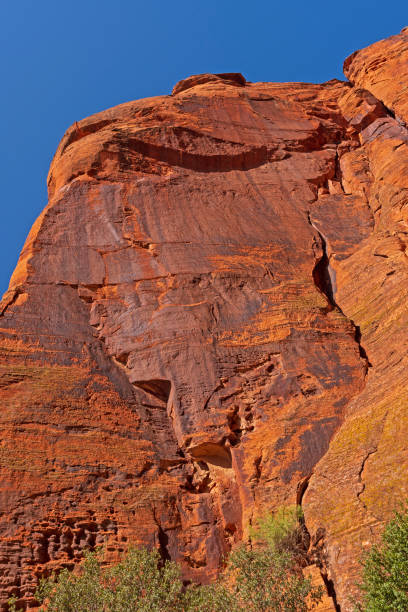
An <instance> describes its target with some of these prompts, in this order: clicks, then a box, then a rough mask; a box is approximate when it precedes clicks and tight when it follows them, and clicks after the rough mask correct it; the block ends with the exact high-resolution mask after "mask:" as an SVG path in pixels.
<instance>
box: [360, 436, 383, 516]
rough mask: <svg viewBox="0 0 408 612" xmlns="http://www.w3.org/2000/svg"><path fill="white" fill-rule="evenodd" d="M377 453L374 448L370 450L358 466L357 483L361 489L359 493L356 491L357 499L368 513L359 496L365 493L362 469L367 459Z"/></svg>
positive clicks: (376, 448)
mask: <svg viewBox="0 0 408 612" xmlns="http://www.w3.org/2000/svg"><path fill="white" fill-rule="evenodd" d="M377 451H378V447H377V446H375V447H374V448H372V449H371V450H369V451H368V452H367V454H366V455H365V456H364V457H363V460H362V462H361V466H360V470H359V472H358V481H359V483H360V485H361V488H360V491H358V493H357V499H358V501H359V503H360V504H361V505H362V506H363V508H364V510H365V511H366V512H367V511H368V508H367V504H365V503H364V501H363V500H362V499H361V495H362V494H363V493H364V491H365V482H364V481H363V472H364V468H365V465H366V463H367V460H368V458H369V457H371V455H374V454H375V453H376V452H377Z"/></svg>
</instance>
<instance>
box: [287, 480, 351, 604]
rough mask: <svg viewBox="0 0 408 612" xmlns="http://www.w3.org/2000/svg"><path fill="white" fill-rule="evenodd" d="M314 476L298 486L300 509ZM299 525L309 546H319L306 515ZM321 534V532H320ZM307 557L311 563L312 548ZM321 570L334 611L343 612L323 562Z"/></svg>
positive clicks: (297, 499) (319, 565)
mask: <svg viewBox="0 0 408 612" xmlns="http://www.w3.org/2000/svg"><path fill="white" fill-rule="evenodd" d="M311 476H312V474H309V475H308V476H305V477H304V478H302V480H300V481H299V482H298V486H297V491H296V505H297V506H300V508H302V502H303V496H304V494H305V492H306V489H307V487H308V486H309V481H310V478H311ZM299 524H300V526H301V529H302V530H303V532H304V534H305V541H306V542H308V546H309V547H310V543H313V544H314V545H316V544H317V542H318V541H319V540H320V538H319V539H318V540H316V539H314V542H312V538H311V536H310V532H309V530H308V528H307V526H306V521H305V518H304V515H303V514H302V516H301V518H300V519H299ZM318 532H319V530H318ZM307 556H309V563H310V548H309V551H308V553H307ZM318 567H319V570H320V575H321V577H322V580H323V582H324V586H325V587H326V591H327V595H328V596H329V597H330V598H331V599H332V601H333V606H334V609H335V610H336V612H341V608H340V605H339V603H338V601H337V595H336V590H335V588H334V583H333V580H331V579H330V578H328V576H327V574H326V573H325V571H324V567H322V564H321V562H320V563H319V564H318Z"/></svg>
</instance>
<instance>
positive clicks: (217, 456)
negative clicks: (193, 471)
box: [188, 442, 232, 469]
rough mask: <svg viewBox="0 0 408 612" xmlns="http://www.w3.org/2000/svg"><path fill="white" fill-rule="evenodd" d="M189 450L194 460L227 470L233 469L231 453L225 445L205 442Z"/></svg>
mask: <svg viewBox="0 0 408 612" xmlns="http://www.w3.org/2000/svg"><path fill="white" fill-rule="evenodd" d="M188 450H189V453H190V454H191V456H192V457H193V459H196V460H199V461H204V462H205V463H209V464H210V465H217V466H218V467H222V468H226V469H230V468H232V457H231V451H230V449H229V448H228V447H226V446H224V445H223V444H217V443H214V442H205V443H203V444H199V445H198V446H195V447H194V448H189V449H188Z"/></svg>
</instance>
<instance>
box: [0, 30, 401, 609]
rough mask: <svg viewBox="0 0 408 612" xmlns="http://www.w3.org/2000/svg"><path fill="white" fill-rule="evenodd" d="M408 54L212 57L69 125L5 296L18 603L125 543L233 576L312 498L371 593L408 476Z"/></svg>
mask: <svg viewBox="0 0 408 612" xmlns="http://www.w3.org/2000/svg"><path fill="white" fill-rule="evenodd" d="M385 59H387V61H386V62H385ZM407 60H408V34H407V33H406V32H402V33H401V34H400V35H398V36H395V37H392V38H391V39H388V40H387V41H382V42H380V43H377V44H376V45H373V46H372V47H369V48H368V49H365V50H363V51H359V52H357V54H354V55H353V56H352V57H351V59H349V60H347V62H346V74H347V76H348V77H349V78H350V81H351V84H350V83H346V82H340V81H336V80H334V81H329V82H328V83H325V84H322V85H310V84H304V83H285V84H274V83H256V84H252V83H246V82H245V79H244V77H242V75H239V74H221V75H198V76H197V77H190V78H189V79H186V80H185V81H182V82H181V83H180V84H178V85H177V86H176V87H175V89H174V93H173V95H172V96H163V97H158V98H150V99H146V100H141V101H136V102H130V103H128V104H123V105H120V106H118V107H116V108H113V109H110V110H107V111H104V112H102V113H99V114H97V115H94V116H92V117H90V118H88V119H85V120H83V121H80V122H78V123H75V124H74V125H73V126H72V127H71V128H70V129H69V130H68V131H67V133H66V134H65V136H64V138H63V139H62V142H61V144H60V146H59V148H58V151H57V153H56V155H55V158H54V161H53V163H52V166H51V169H50V173H49V179H48V184H49V196H50V199H49V204H48V206H47V207H46V209H45V210H44V212H43V213H42V215H41V216H40V217H39V219H38V220H37V221H36V223H35V224H34V226H33V228H32V230H31V232H30V235H29V236H28V238H27V242H26V244H25V246H24V248H23V251H22V253H21V256H20V260H19V263H18V266H17V268H16V271H15V272H14V275H13V277H12V279H11V282H10V288H9V290H8V292H7V293H6V294H5V296H4V298H3V301H2V303H1V307H0V313H1V315H0V398H1V406H2V410H1V413H0V426H1V429H2V435H1V443H0V466H1V488H0V535H1V539H0V550H1V555H0V557H1V559H0V563H1V565H2V567H1V578H0V591H1V598H2V602H3V603H2V605H3V607H2V608H1V609H2V610H5V609H6V608H5V601H6V599H7V597H8V596H10V594H12V593H17V594H19V596H20V597H21V598H22V599H21V602H22V603H23V604H24V606H25V607H30V606H31V607H32V606H34V602H33V599H32V592H33V590H34V588H35V584H36V580H37V578H38V577H39V576H40V575H42V574H43V573H44V572H45V571H46V572H49V571H51V570H52V569H54V568H59V567H61V566H68V567H72V566H74V565H75V564H76V563H78V562H79V561H80V559H81V557H82V554H83V551H84V549H86V548H89V547H91V548H92V547H94V546H96V545H98V544H103V543H107V548H106V551H107V559H108V561H109V560H110V561H113V560H114V559H116V558H117V557H118V555H119V554H120V553H121V552H123V551H124V550H126V549H127V547H128V546H129V545H131V544H132V545H147V546H149V547H152V546H154V547H157V548H158V549H159V550H160V552H161V554H162V556H163V558H171V559H174V560H177V561H178V562H180V563H181V564H182V567H183V571H184V573H185V576H186V578H188V579H193V580H198V581H208V580H210V579H212V578H213V577H214V576H215V575H216V573H217V570H218V568H219V566H220V563H221V560H222V558H223V556H224V555H225V554H226V553H227V552H228V550H229V549H230V548H231V546H232V545H233V544H234V543H235V542H237V541H239V540H240V539H241V538H243V537H245V536H246V529H247V526H248V525H249V524H250V523H251V521H252V520H253V519H254V518H256V516H257V515H259V514H260V513H262V512H264V511H266V510H271V509H273V508H275V507H277V506H279V505H282V504H289V503H294V502H295V501H296V500H297V501H298V503H302V504H303V508H304V512H305V516H306V525H307V527H308V529H309V531H310V535H311V540H312V545H313V554H314V557H315V558H316V559H317V563H318V565H320V567H321V571H322V573H323V574H324V576H325V578H326V580H327V581H328V584H330V585H332V583H333V587H334V589H335V591H336V596H337V601H338V603H339V604H340V605H341V606H342V610H343V609H344V610H348V609H349V606H350V604H349V601H348V595H349V593H350V589H352V588H353V585H354V581H355V572H356V570H357V568H358V565H357V561H358V556H359V554H360V552H361V542H363V545H366V544H368V543H371V542H372V541H373V539H374V538H375V536H376V534H377V533H378V531H379V527H380V526H381V524H382V523H383V522H384V520H386V519H387V518H388V516H389V515H390V513H391V511H392V508H393V506H394V505H395V503H396V501H397V500H398V499H400V498H401V497H405V496H406V493H407V491H406V486H407V485H406V478H405V477H404V474H406V468H407V465H406V464H407V461H408V459H407V449H406V440H407V431H406V422H407V420H406V418H405V415H404V409H405V404H406V403H405V395H406V372H407V366H406V348H405V347H406V346H407V343H406V341H405V336H406V334H407V329H408V328H407V325H406V318H407V314H406V312H407V311H406V308H405V303H406V295H405V294H406V289H405V288H406V286H407V282H406V281H407V260H406V254H405V250H406V245H407V244H408V242H407V240H408V239H407V236H408V233H407V232H408V230H407V228H408V225H407V220H408V217H407V210H408V208H407V202H408V196H407V194H408V171H407V168H408V165H407V160H408V147H407V145H408V131H407V129H406V127H405V124H404V119H405V120H407V121H408V117H407V116H406V112H405V111H406V108H405V107H404V100H403V99H402V98H401V95H400V92H401V84H402V83H405V87H406V86H407V79H408V77H406V75H405V80H403V79H404V73H403V70H402V69H401V66H402V65H405V66H406V65H407ZM398 79H399V80H398ZM404 113H405V117H404ZM330 581H332V582H330ZM331 588H332V587H331Z"/></svg>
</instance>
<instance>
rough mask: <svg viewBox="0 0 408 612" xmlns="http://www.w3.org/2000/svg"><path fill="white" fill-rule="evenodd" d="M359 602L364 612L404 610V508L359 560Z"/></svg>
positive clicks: (407, 560) (407, 541) (407, 550)
mask: <svg viewBox="0 0 408 612" xmlns="http://www.w3.org/2000/svg"><path fill="white" fill-rule="evenodd" d="M362 563H363V575H362V583H361V584H360V585H359V587H360V590H361V592H362V598H361V599H362V601H361V603H359V604H357V609H358V610H362V611H364V612H388V611H389V612H406V611H407V610H408V505H407V504H405V506H404V507H403V508H402V509H401V511H399V512H395V513H394V517H393V518H392V519H391V521H389V523H388V524H387V525H386V527H385V529H384V532H383V534H382V538H381V542H380V543H379V544H378V545H374V546H373V547H372V548H371V550H370V551H369V553H368V554H367V555H366V556H365V558H364V559H363V562H362Z"/></svg>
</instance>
